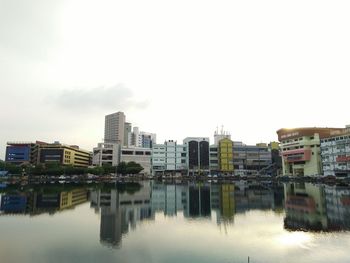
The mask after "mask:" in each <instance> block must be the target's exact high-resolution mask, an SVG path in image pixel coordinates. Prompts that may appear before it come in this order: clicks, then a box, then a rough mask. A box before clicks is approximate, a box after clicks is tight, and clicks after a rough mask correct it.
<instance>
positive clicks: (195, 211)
mask: <svg viewBox="0 0 350 263" xmlns="http://www.w3.org/2000/svg"><path fill="white" fill-rule="evenodd" d="M120 186H123V187H120ZM127 187H128V184H122V185H119V188H120V189H118V187H116V188H112V189H108V190H103V189H100V190H94V191H92V192H91V194H90V198H91V207H93V208H94V209H95V212H99V213H100V214H101V225H100V240H101V243H102V244H106V245H111V246H112V247H120V245H121V241H122V237H123V235H126V234H127V233H128V231H129V229H130V228H131V229H135V228H136V225H137V223H139V222H141V221H143V220H155V214H156V213H163V214H164V215H165V216H169V217H173V216H177V215H178V214H179V213H181V214H182V215H183V216H184V217H185V218H189V219H191V218H192V219H196V218H203V219H209V220H210V219H211V218H212V217H214V215H215V216H216V221H217V224H218V225H221V224H232V223H233V221H234V215H235V213H244V212H246V211H249V210H253V209H259V210H264V209H266V210H276V211H282V209H283V208H282V205H283V201H282V200H283V186H274V187H271V186H269V187H268V186H263V185H261V184H258V183H255V184H252V183H250V184H248V183H247V182H239V183H236V184H233V183H231V184H210V183H200V184H199V183H186V184H164V183H161V182H148V181H147V182H142V183H141V187H140V189H137V190H136V191H133V192H130V191H128V189H127Z"/></svg>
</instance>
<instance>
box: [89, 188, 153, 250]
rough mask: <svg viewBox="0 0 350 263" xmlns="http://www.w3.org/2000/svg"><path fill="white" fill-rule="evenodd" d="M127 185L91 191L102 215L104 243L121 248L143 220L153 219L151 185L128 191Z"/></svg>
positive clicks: (96, 208)
mask: <svg viewBox="0 0 350 263" xmlns="http://www.w3.org/2000/svg"><path fill="white" fill-rule="evenodd" d="M124 186H125V187H124V188H122V189H120V188H119V189H118V188H117V187H116V188H114V189H109V190H103V189H101V190H96V191H92V192H91V195H90V198H91V207H93V208H95V211H96V212H98V213H100V214H101V222H100V241H101V243H102V244H105V245H111V246H113V247H119V246H120V244H121V241H122V236H123V235H125V234H127V233H128V231H129V228H131V229H135V228H136V225H137V223H138V222H139V221H142V220H145V219H151V218H152V213H151V204H150V199H151V187H150V183H149V182H143V183H141V185H140V188H139V189H136V190H132V189H130V188H128V185H127V184H125V185H124Z"/></svg>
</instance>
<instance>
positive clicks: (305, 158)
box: [277, 128, 341, 176]
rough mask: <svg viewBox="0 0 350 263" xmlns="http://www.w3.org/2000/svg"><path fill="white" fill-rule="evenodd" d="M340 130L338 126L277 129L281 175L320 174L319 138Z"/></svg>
mask: <svg viewBox="0 0 350 263" xmlns="http://www.w3.org/2000/svg"><path fill="white" fill-rule="evenodd" d="M340 130H341V129H339V128H295V129H280V130H278V131H277V134H278V140H279V141H280V143H281V144H280V147H281V155H282V171H283V175H291V176H320V175H321V174H322V161H321V148H320V143H321V142H320V140H321V139H324V138H327V137H330V135H331V133H333V132H337V131H340Z"/></svg>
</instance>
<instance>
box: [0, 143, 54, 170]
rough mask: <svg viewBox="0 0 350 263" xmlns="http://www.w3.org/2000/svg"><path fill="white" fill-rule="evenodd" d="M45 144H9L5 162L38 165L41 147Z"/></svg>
mask: <svg viewBox="0 0 350 263" xmlns="http://www.w3.org/2000/svg"><path fill="white" fill-rule="evenodd" d="M44 144H47V143H45V142H40V141H36V142H7V146H6V155H5V161H6V162H7V163H13V164H17V165H21V164H33V165H35V164H37V163H38V158H39V147H40V145H44Z"/></svg>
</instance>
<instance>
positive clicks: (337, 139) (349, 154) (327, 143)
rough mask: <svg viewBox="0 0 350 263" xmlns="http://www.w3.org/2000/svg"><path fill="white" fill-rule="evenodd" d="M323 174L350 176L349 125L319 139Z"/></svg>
mask: <svg viewBox="0 0 350 263" xmlns="http://www.w3.org/2000/svg"><path fill="white" fill-rule="evenodd" d="M321 156H322V167H323V174H324V175H332V176H340V177H347V176H350V125H348V126H347V127H346V128H345V129H342V130H340V131H335V132H331V134H330V136H329V137H326V138H323V139H321Z"/></svg>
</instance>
